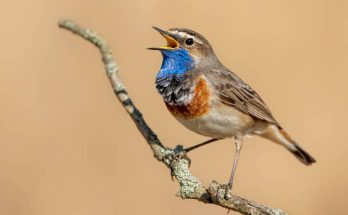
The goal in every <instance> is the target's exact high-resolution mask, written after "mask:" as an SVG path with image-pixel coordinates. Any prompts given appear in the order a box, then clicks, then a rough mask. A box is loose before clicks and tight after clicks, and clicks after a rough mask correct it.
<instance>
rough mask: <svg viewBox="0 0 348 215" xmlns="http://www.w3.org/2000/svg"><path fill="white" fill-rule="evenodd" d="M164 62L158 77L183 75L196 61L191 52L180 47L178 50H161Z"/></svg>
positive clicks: (178, 76)
mask: <svg viewBox="0 0 348 215" xmlns="http://www.w3.org/2000/svg"><path fill="white" fill-rule="evenodd" d="M161 53H162V55H163V62H162V66H161V70H160V71H159V72H158V74H157V79H163V78H169V77H173V76H174V77H175V78H180V77H183V76H184V74H185V73H186V72H187V71H190V70H191V69H192V68H193V64H194V61H193V59H192V57H191V56H190V54H189V52H188V51H187V50H185V49H182V48H179V49H177V50H161Z"/></svg>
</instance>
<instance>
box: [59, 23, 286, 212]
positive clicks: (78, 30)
mask: <svg viewBox="0 0 348 215" xmlns="http://www.w3.org/2000/svg"><path fill="white" fill-rule="evenodd" d="M59 27H60V28H63V29H66V30H68V31H70V32H72V33H74V34H76V35H78V36H80V37H82V38H84V39H85V40H87V41H89V42H91V43H93V44H94V45H95V46H96V47H97V48H98V49H99V51H100V54H101V56H102V59H103V62H104V65H105V70H106V75H107V76H108V78H109V81H110V83H111V86H112V89H113V91H114V93H115V95H116V97H117V98H118V100H119V101H120V102H121V103H122V105H123V107H124V108H125V109H126V111H127V112H128V114H129V116H130V117H131V118H132V120H133V121H134V123H135V125H136V126H137V128H138V130H139V131H140V133H141V134H142V135H143V137H144V138H145V140H146V142H147V143H148V145H149V146H150V147H151V149H152V151H153V154H154V156H155V158H156V159H157V160H158V161H161V162H162V163H164V164H165V165H166V166H167V167H168V168H170V169H171V171H172V175H173V177H175V179H176V180H177V181H178V182H179V185H180V191H179V192H178V194H177V195H178V196H180V197H181V198H183V199H196V200H198V201H201V202H204V203H209V204H215V205H219V206H221V207H224V208H227V209H229V210H233V211H237V212H239V213H241V214H250V215H261V214H267V215H285V214H286V213H285V212H283V211H281V210H280V209H276V208H270V207H266V206H263V205H261V204H258V203H256V202H253V201H250V200H247V199H244V198H241V197H239V196H236V195H232V194H230V196H231V198H229V199H228V200H226V199H225V198H224V190H222V189H218V188H219V186H221V185H220V184H219V183H218V182H216V181H213V182H211V183H210V185H209V187H208V188H205V187H204V186H203V185H202V183H201V182H200V180H199V179H198V178H197V177H195V176H193V175H192V174H191V172H190V170H189V163H190V162H189V159H188V158H187V157H185V156H181V157H178V156H176V155H177V154H178V153H180V152H183V148H182V147H180V146H177V147H176V148H174V149H172V148H168V147H166V146H164V145H163V144H162V143H161V141H160V140H159V139H158V137H157V135H156V134H155V133H154V132H153V131H152V129H151V128H150V127H149V126H148V125H147V123H146V122H145V120H144V118H143V117H142V114H141V113H140V111H139V110H138V109H137V108H136V107H135V105H134V104H133V102H132V100H131V99H130V97H129V96H128V93H127V91H126V88H125V86H124V84H123V82H122V80H121V79H120V77H119V75H118V73H119V68H118V66H117V64H116V62H115V60H114V59H113V56H112V52H111V49H110V47H109V46H108V45H107V43H106V42H105V40H104V39H103V38H102V37H100V36H98V35H97V34H96V33H95V32H93V31H91V30H89V29H87V28H83V27H80V26H79V25H77V24H76V23H74V22H73V21H69V20H61V21H60V22H59Z"/></svg>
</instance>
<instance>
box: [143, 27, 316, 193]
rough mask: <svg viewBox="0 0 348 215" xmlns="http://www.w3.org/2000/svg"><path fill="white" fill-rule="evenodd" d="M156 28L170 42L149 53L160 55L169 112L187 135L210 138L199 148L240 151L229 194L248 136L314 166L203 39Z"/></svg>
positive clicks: (159, 82)
mask: <svg viewBox="0 0 348 215" xmlns="http://www.w3.org/2000/svg"><path fill="white" fill-rule="evenodd" d="M153 28H154V29H155V30H156V31H157V32H159V33H160V34H161V35H162V36H163V37H164V38H165V40H166V42H167V44H166V45H165V46H162V47H152V48H148V49H150V50H159V51H160V52H161V54H162V57H163V61H162V65H161V68H160V70H159V71H158V73H157V75H156V81H155V84H156V88H157V91H158V93H159V94H160V95H161V96H162V97H163V100H164V103H165V105H166V107H167V109H168V110H169V112H170V113H171V114H172V115H173V116H174V117H175V118H176V119H177V120H178V121H179V122H180V123H181V124H182V125H183V126H185V127H186V128H188V129H189V130H191V131H194V132H196V133H198V134H200V135H203V136H207V137H211V138H212V139H211V140H208V141H206V142H204V143H202V144H199V146H201V145H205V144H207V143H210V142H213V141H215V140H220V139H225V138H233V139H234V143H235V148H236V151H235V155H234V160H233V165H232V171H231V174H230V178H229V181H228V183H227V184H226V187H225V189H226V192H227V190H231V189H232V186H233V181H234V176H235V172H236V168H237V164H238V159H239V156H240V152H241V149H242V142H243V138H244V137H246V136H253V135H257V136H260V137H263V138H265V139H268V140H271V141H273V142H275V143H277V144H279V145H281V146H283V147H285V148H286V149H287V150H288V151H290V152H291V153H292V154H293V155H294V156H295V157H296V158H297V159H298V160H299V161H300V162H302V163H303V164H305V165H311V164H313V163H315V162H316V160H315V159H314V158H313V157H312V156H311V155H310V154H308V153H307V152H306V151H305V150H304V149H303V148H302V147H301V146H300V145H299V144H297V143H296V142H295V140H293V138H292V137H291V136H290V135H289V134H288V133H287V132H286V131H285V130H284V129H283V127H282V126H281V125H280V124H279V123H278V121H277V120H276V119H275V118H274V117H273V115H272V113H271V111H270V109H269V108H268V106H267V105H266V104H265V102H264V101H263V100H262V98H261V97H260V96H259V94H258V93H257V92H256V91H255V90H253V89H252V88H251V87H250V86H249V85H248V84H247V83H245V82H244V81H243V80H242V79H241V78H239V77H238V76H237V75H236V74H235V73H233V72H232V71H231V70H230V69H228V68H227V67H225V66H224V65H223V64H222V63H221V61H220V60H219V59H218V57H217V56H216V54H215V52H214V50H213V48H212V46H211V45H210V43H209V42H208V40H207V39H206V38H205V37H203V36H202V35H201V34H199V33H197V32H195V31H193V30H190V29H186V28H171V29H169V30H162V29H160V28H158V27H153ZM196 147H197V146H194V147H191V148H190V150H191V149H193V148H196ZM187 151H188V150H187Z"/></svg>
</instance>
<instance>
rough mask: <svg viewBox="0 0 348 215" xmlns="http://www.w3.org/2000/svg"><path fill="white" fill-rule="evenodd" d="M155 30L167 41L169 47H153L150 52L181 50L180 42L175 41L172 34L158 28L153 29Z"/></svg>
mask: <svg viewBox="0 0 348 215" xmlns="http://www.w3.org/2000/svg"><path fill="white" fill-rule="evenodd" d="M153 28H154V29H155V30H156V31H158V32H159V33H160V34H161V35H162V36H163V37H164V39H166V41H167V45H166V46H162V47H151V48H148V49H150V50H176V49H178V48H179V42H178V41H177V40H176V39H175V37H174V36H173V35H172V34H171V33H170V32H168V31H165V30H162V29H160V28H157V27H153Z"/></svg>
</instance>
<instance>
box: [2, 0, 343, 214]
mask: <svg viewBox="0 0 348 215" xmlns="http://www.w3.org/2000/svg"><path fill="white" fill-rule="evenodd" d="M1 3H2V4H1V9H0V26H1V42H0V50H1V53H0V98H1V105H0V214H4V215H5V214H6V215H22V214H23V215H24V214H25V215H47V214H49V215H61V214H64V215H80V214H81V215H94V214H103V215H111V214H113V215H114V214H151V215H152V214H153V215H162V214H168V215H174V214H220V215H221V214H225V213H226V212H227V211H226V210H225V209H223V208H219V207H216V206H212V205H204V204H202V203H198V202H196V201H182V200H181V199H179V198H177V197H175V196H174V194H175V193H176V191H177V189H178V186H177V184H176V183H173V182H172V181H171V179H170V174H169V171H168V170H167V169H166V168H165V167H164V166H163V165H162V164H160V163H159V162H157V161H156V160H155V159H154V158H153V156H152V154H151V152H150V150H149V148H148V146H147V145H146V144H145V142H144V140H143V138H142V137H141V136H140V134H139V133H138V132H137V130H136V129H135V126H134V124H133V122H132V121H131V120H130V118H129V117H128V116H127V114H126V112H125V111H124V110H123V109H122V107H121V105H120V104H119V102H118V101H117V100H116V99H115V98H114V95H113V93H112V90H111V88H110V86H109V83H108V80H107V79H106V77H105V74H104V70H103V65H102V63H101V60H100V56H99V53H98V52H97V50H96V49H95V48H94V47H93V46H92V45H91V44H89V43H87V42H86V41H83V40H82V39H81V38H78V37H76V36H74V35H72V34H71V33H68V32H66V31H63V30H60V29H58V27H57V22H58V20H59V19H60V18H68V19H73V20H75V21H77V22H78V23H79V24H81V25H84V26H86V27H89V28H91V29H94V30H95V31H97V32H98V33H99V34H100V35H102V36H103V37H104V38H105V39H106V40H107V41H108V42H109V43H110V45H111V46H112V47H113V50H114V56H115V58H116V60H117V62H118V64H119V65H120V67H121V75H122V77H123V80H124V82H125V83H126V84H127V87H128V91H129V93H130V95H131V96H132V97H133V99H134V101H135V103H136V104H137V105H138V107H139V108H140V109H141V110H142V112H143V114H144V116H145V118H146V119H147V121H148V122H149V124H150V125H151V126H152V128H153V129H154V130H155V131H156V132H157V133H158V135H159V137H160V138H161V139H162V140H163V142H164V143H165V144H167V145H169V146H174V145H176V144H183V145H186V146H190V145H193V144H194V143H198V142H200V141H203V140H206V138H205V137H202V136H199V135H197V134H194V133H192V132H190V131H188V130H186V129H185V128H184V127H183V126H181V125H180V124H179V123H178V122H177V121H176V120H175V119H174V118H173V117H172V116H171V115H170V114H169V113H168V112H167V110H166V108H165V106H164V104H163V102H162V100H161V97H160V96H159V95H157V92H156V90H155V88H154V77H155V74H156V72H157V71H158V69H159V67H160V63H161V56H160V54H159V53H155V52H150V51H148V50H146V49H145V48H146V47H149V46H156V45H162V44H164V41H163V39H162V38H161V37H160V35H158V34H157V33H156V32H154V31H153V30H152V29H151V26H153V25H155V26H159V27H163V28H170V27H187V28H191V29H194V30H196V31H198V32H200V33H202V34H203V35H205V36H206V37H207V38H208V39H209V41H210V42H211V44H212V45H213V47H214V48H215V51H216V53H217V54H218V56H219V57H220V58H221V60H222V61H223V62H224V63H225V65H226V66H228V67H229V68H231V69H232V70H233V71H235V72H236V73H237V74H238V75H239V76H241V77H242V78H243V79H244V80H245V81H246V82H248V83H249V84H250V85H251V86H253V87H254V88H255V89H256V90H257V91H258V92H259V93H260V94H261V95H262V96H263V98H264V100H265V101H266V102H267V104H268V105H269V106H270V108H271V109H272V111H273V114H274V115H275V116H276V118H277V119H278V120H279V121H280V122H281V123H282V124H283V125H284V127H285V128H286V129H287V130H288V131H289V133H290V134H291V135H292V136H293V137H294V138H295V139H296V140H297V141H298V142H299V143H300V144H301V145H302V146H303V147H304V148H305V149H306V150H308V151H309V152H310V153H311V154H312V155H313V156H314V157H315V158H316V159H317V161H318V163H317V164H315V165H314V166H311V167H306V166H304V165H302V164H301V163H300V162H298V161H297V160H296V159H295V158H294V157H293V156H292V155H291V154H290V153H288V152H287V151H286V150H284V149H283V148H281V147H279V146H276V145H275V144H272V143H270V142H268V141H266V140H262V139H260V138H257V137H255V138H252V139H247V140H246V141H245V144H244V147H243V152H242V156H241V160H240V163H239V166H238V171H237V176H236V181H235V186H234V187H233V192H234V193H236V194H238V195H241V196H244V197H247V198H250V199H253V200H255V201H258V202H260V203H264V204H266V205H269V206H275V207H280V208H282V209H284V210H286V211H288V212H289V213H290V214H348V205H347V195H348V169H347V162H348V158H347V150H348V135H347V133H348V132H347V120H348V117H347V108H348V98H347V92H348V84H347V78H348V75H347V69H348V61H347V57H348V39H347V38H348V27H347V26H348V13H347V9H348V3H347V1H343V0H342V1H338V0H336V1H321V0H319V1H318V0H307V1H300V0H295V1H278V0H267V1H251V0H243V1H230V0H226V1H218V2H217V1H198V0H196V1H184V0H176V1H159V0H150V1H140V0H132V1H116V0H114V1H110V0H98V1H97V0H95V1H92V0H76V1H68V0H61V1H58V0H56V1H53V0H51V1H47V0H46V1H45V0H33V1H4V0H2V2H1ZM233 153H234V144H233V142H232V140H224V141H221V142H219V143H215V144H213V145H210V146H207V147H205V148H203V149H200V150H197V151H194V152H192V154H191V155H190V156H191V158H192V160H193V165H192V171H193V173H194V174H196V175H197V176H199V177H200V178H201V179H202V181H203V182H204V183H205V184H207V183H208V182H210V181H211V180H212V179H216V180H218V181H220V182H227V179H228V176H229V174H230V170H231V165H232V159H233ZM218 154H219V155H220V156H217V155H218ZM230 214H234V213H233V212H231V213H230Z"/></svg>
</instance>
